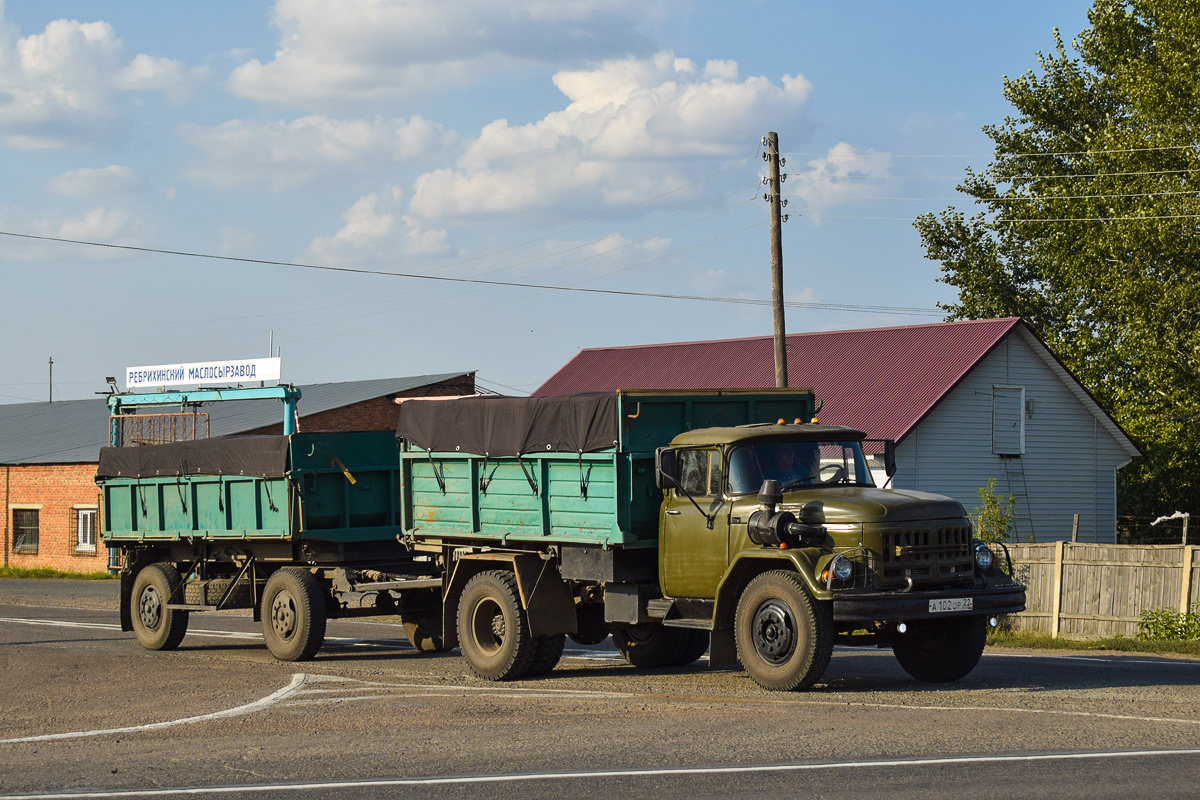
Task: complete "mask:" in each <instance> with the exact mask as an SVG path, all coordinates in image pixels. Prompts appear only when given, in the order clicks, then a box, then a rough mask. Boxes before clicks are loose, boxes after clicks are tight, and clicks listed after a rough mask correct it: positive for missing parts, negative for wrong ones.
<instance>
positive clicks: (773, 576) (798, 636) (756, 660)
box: [734, 570, 833, 692]
mask: <svg viewBox="0 0 1200 800" xmlns="http://www.w3.org/2000/svg"><path fill="white" fill-rule="evenodd" d="M734 635H735V638H736V640H737V652H738V659H739V660H740V661H741V662H742V666H743V667H745V669H746V672H748V673H749V674H750V677H751V678H753V679H754V682H755V683H757V684H758V685H759V686H761V687H763V688H764V689H773V690H777V691H784V692H790V691H794V690H799V689H807V688H809V687H810V686H812V685H813V684H814V683H816V682H817V681H818V680H820V678H821V676H822V675H824V674H825V670H826V668H828V666H829V659H830V656H832V655H833V618H832V613H831V610H830V608H829V606H828V604H825V603H817V602H815V601H814V600H813V598H812V596H811V595H810V594H809V593H808V590H807V589H806V588H805V587H804V582H803V581H802V580H801V579H800V576H798V575H797V574H796V573H794V572H786V571H783V570H776V571H773V572H764V573H763V574H762V575H759V576H758V577H757V578H755V579H754V580H752V581H750V585H748V586H747V587H746V589H745V590H744V591H743V592H742V596H741V599H740V600H738V606H737V617H736V620H735V622H734Z"/></svg>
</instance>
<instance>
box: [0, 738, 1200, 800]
mask: <svg viewBox="0 0 1200 800" xmlns="http://www.w3.org/2000/svg"><path fill="white" fill-rule="evenodd" d="M1182 755H1189V756H1190V755H1200V750H1197V749H1191V750H1114V751H1107V752H1092V753H1039V754H1032V755H1011V756H946V757H942V758H908V759H889V760H887V761H883V760H880V761H827V762H821V763H816V764H752V765H748V766H731V767H659V768H649V769H614V770H592V771H580V772H541V773H538V772H532V773H515V774H497V775H463V776H434V777H428V778H374V779H364V780H348V781H320V782H314V783H260V784H242V785H238V786H189V787H173V788H166V789H161V788H160V789H114V790H110V791H96V790H91V791H87V792H53V793H39V794H6V795H0V800H45V798H55V800H67V799H68V798H83V797H169V796H175V797H179V796H192V797H195V796H203V795H221V794H237V793H252V792H254V793H258V792H280V793H282V792H314V791H334V790H337V789H375V788H384V787H388V786H397V787H398V786H454V785H481V784H489V783H490V784H497V783H510V784H511V783H530V782H533V781H577V780H602V779H606V778H657V777H670V776H680V775H698V776H699V775H746V774H755V773H768V772H776V773H779V772H792V773H801V772H825V771H832V770H844V769H880V768H912V767H927V766H946V765H963V764H966V765H975V764H1011V763H1032V762H1047V761H1101V760H1107V759H1120V758H1125V759H1128V758H1153V757H1155V756H1182Z"/></svg>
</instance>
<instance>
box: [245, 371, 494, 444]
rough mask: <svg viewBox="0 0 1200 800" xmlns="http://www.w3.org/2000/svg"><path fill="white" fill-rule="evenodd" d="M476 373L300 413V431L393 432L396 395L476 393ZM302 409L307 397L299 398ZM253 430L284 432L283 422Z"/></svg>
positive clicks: (438, 395) (398, 408)
mask: <svg viewBox="0 0 1200 800" xmlns="http://www.w3.org/2000/svg"><path fill="white" fill-rule="evenodd" d="M474 392H475V380H474V375H463V376H461V377H458V378H452V379H450V380H448V381H442V382H441V383H434V384H430V385H429V386H421V387H418V388H416V389H410V390H409V391H407V392H395V393H393V394H389V395H387V396H386V397H377V398H375V399H374V400H365V401H363V402H361V403H355V404H354V405H351V406H345V407H344V408H334V409H331V410H329V411H323V412H321V413H320V414H311V415H309V416H305V415H304V414H303V413H301V415H300V432H301V433H345V432H348V431H394V430H396V421H397V420H398V419H399V417H400V407H399V406H398V405H396V404H395V403H394V402H393V399H394V398H397V397H446V396H453V395H458V394H474ZM300 409H301V412H303V409H304V400H303V399H301V401H300ZM254 433H273V434H281V433H283V423H282V422H279V423H277V424H275V425H268V426H267V427H265V428H259V429H258V430H256V431H254Z"/></svg>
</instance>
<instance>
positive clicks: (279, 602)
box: [262, 567, 326, 661]
mask: <svg viewBox="0 0 1200 800" xmlns="http://www.w3.org/2000/svg"><path fill="white" fill-rule="evenodd" d="M325 621H326V611H325V595H324V593H323V592H322V591H321V584H320V583H319V582H318V581H317V579H316V576H314V575H313V574H312V573H311V572H309V571H308V570H306V569H303V568H301V567H283V568H282V569H277V570H275V571H274V572H273V573H271V577H270V578H268V579H267V587H266V589H265V590H264V591H263V596H262V626H263V638H264V639H266V640H267V649H268V650H270V651H271V655H273V656H275V657H276V658H278V659H279V660H280V661H308V660H310V659H311V658H312V657H313V656H315V655H316V654H317V651H318V650H320V649H321V645H322V644H324V642H325Z"/></svg>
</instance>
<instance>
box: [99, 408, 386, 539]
mask: <svg viewBox="0 0 1200 800" xmlns="http://www.w3.org/2000/svg"><path fill="white" fill-rule="evenodd" d="M249 438H271V439H277V440H280V441H281V442H282V444H281V447H284V448H286V452H284V453H282V454H281V456H280V458H281V459H286V461H282V460H281V462H280V467H279V469H278V470H274V471H275V472H277V473H278V474H274V475H266V476H263V475H247V474H234V473H230V472H225V473H223V474H205V473H200V474H195V473H192V472H191V471H190V470H189V469H187V466H186V464H181V466H182V467H184V469H182V470H178V469H176V470H173V471H174V472H175V473H176V474H160V475H140V476H136V477H134V476H130V477H124V476H111V475H108V476H101V477H97V483H98V484H99V486H100V490H101V493H102V501H103V509H104V511H103V515H104V521H103V527H104V530H103V532H102V536H103V538H104V540H105V541H106V542H112V543H114V544H121V543H133V542H164V541H166V542H169V541H176V540H182V539H191V540H201V541H270V540H276V541H277V540H288V541H295V540H315V541H327V542H373V541H389V542H393V543H394V542H395V540H396V537H397V535H398V534H400V533H401V532H402V527H401V518H400V507H401V499H400V495H399V481H398V479H397V475H398V473H399V463H398V459H397V458H396V439H395V436H394V435H393V434H392V433H391V432H388V431H379V432H368V433H297V434H293V435H291V436H289V437H249ZM249 438H248V439H246V440H243V443H245V444H248V441H249ZM209 441H212V442H215V441H216V440H209ZM227 441H228V442H229V443H230V446H231V447H234V448H236V447H237V446H238V444H239V441H238V438H237V437H233V438H231V439H229V440H227ZM153 447H155V446H154V445H150V446H147V448H120V449H121V450H126V451H128V450H139V449H149V448H153ZM101 461H102V467H103V461H104V457H103V454H102V457H101ZM180 473H182V474H180Z"/></svg>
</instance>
